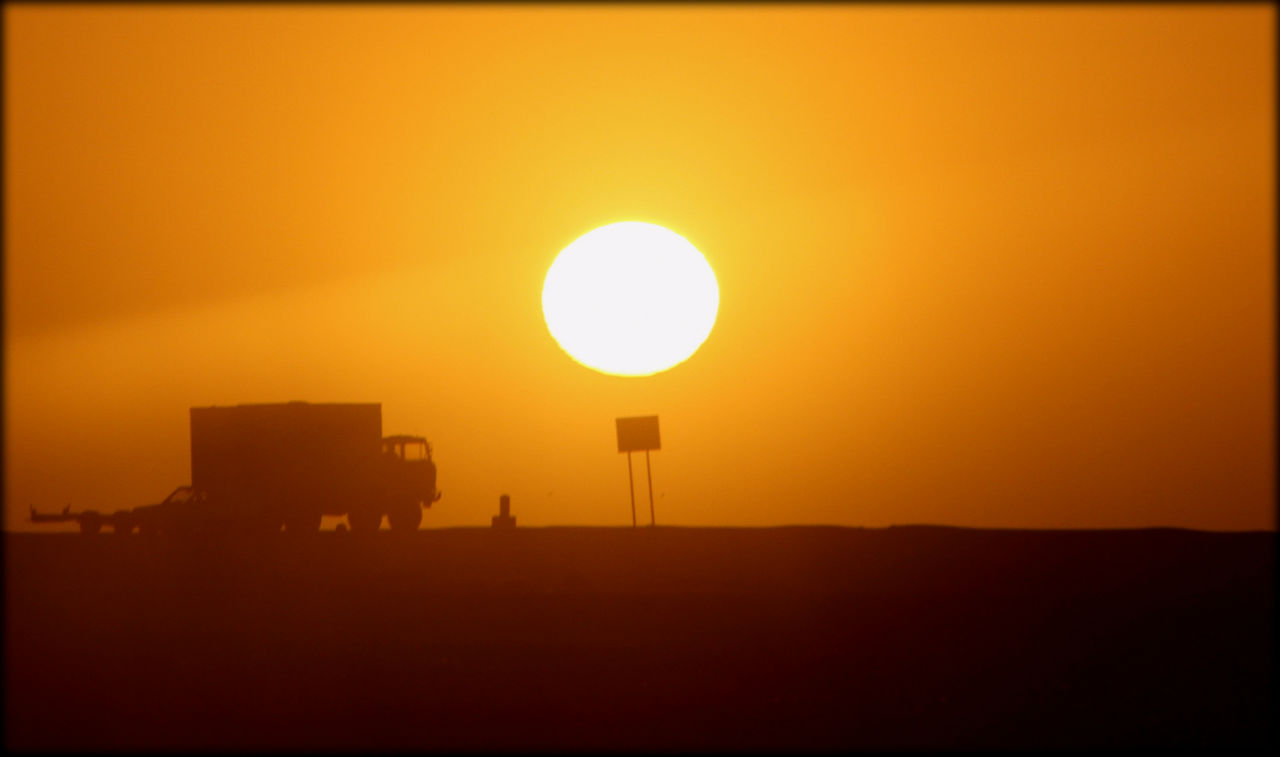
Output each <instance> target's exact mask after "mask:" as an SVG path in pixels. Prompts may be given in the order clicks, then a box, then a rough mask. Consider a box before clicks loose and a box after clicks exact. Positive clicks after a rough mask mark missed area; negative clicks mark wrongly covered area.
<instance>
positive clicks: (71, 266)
mask: <svg viewBox="0 0 1280 757" xmlns="http://www.w3.org/2000/svg"><path fill="white" fill-rule="evenodd" d="M4 22H5V24H4V106H5V107H4V140H5V141H4V190H5V191H4V274H5V275H4V473H5V475H4V497H5V519H4V526H5V528H6V529H8V530H20V529H32V530H36V529H39V530H55V529H56V527H49V526H33V525H30V524H28V523H26V522H25V521H26V519H27V513H28V507H29V506H31V505H34V506H36V507H38V508H39V509H41V510H51V509H61V508H62V507H64V506H65V505H67V504H71V505H72V506H73V509H81V508H86V509H90V508H92V509H99V510H104V511H112V510H115V509H120V508H128V507H133V506H136V505H141V504H147V503H151V502H157V501H159V500H160V499H162V498H163V497H164V496H165V495H166V494H168V493H169V492H170V491H171V490H172V489H174V488H175V487H177V486H179V485H182V484H186V483H188V482H189V480H190V440H189V428H188V423H189V414H188V409H189V408H190V407H195V406H207V405H234V404H240V403H259V402H284V401H290V400H307V401H311V402H379V403H381V405H382V418H383V432H384V433H385V434H393V433H401V434H420V435H424V436H426V437H427V438H428V439H430V441H431V443H432V445H433V447H434V450H435V459H436V461H437V464H438V466H439V487H440V489H441V490H442V491H443V493H444V496H443V498H442V499H441V500H440V501H439V502H437V503H436V504H435V505H434V506H433V507H432V509H431V510H429V511H427V513H426V516H425V518H424V526H423V527H424V528H437V527H449V526H466V525H487V524H488V523H489V519H490V517H491V516H492V515H494V514H495V513H497V511H498V497H499V495H501V494H509V495H510V496H511V514H512V515H514V516H516V518H517V522H518V524H519V525H522V526H524V525H528V526H557V525H601V526H629V525H630V523H631V511H630V500H629V495H628V490H627V458H626V456H625V455H620V454H619V453H618V452H617V449H616V441H615V438H614V431H615V427H614V419H615V418H617V417H620V416H634V415H658V416H659V419H660V425H661V436H662V449H661V450H660V451H657V452H654V453H652V455H651V462H652V466H653V469H652V479H653V489H654V492H653V493H654V498H655V514H656V519H657V522H658V523H659V525H683V526H774V525H784V524H834V525H846V526H865V527H882V526H888V525H892V524H911V523H933V524H945V525H956V526H970V527H1000V528H1131V527H1148V526H1174V527H1184V528H1197V529H1212V530H1245V529H1273V528H1274V527H1275V509H1274V494H1275V473H1274V471H1273V466H1274V460H1275V428H1274V419H1275V395H1274V392H1273V389H1272V384H1273V382H1274V379H1275V375H1274V374H1275V367H1276V360H1275V332H1274V324H1275V283H1276V276H1275V246H1274V244H1275V215H1274V203H1275V200H1276V198H1275V185H1276V184H1275V173H1274V171H1275V168H1274V163H1275V157H1276V156H1275V142H1274V132H1275V127H1276V122H1275V113H1276V110H1275V99H1274V95H1273V89H1274V87H1275V75H1274V68H1273V67H1274V64H1275V22H1276V18H1275V9H1274V7H1272V6H1270V5H1266V4H1256V5H1234V6H1233V5H1217V4H1214V5H1205V6H1196V5H1185V4H1178V5H1171V6H1159V5H1147V4H1142V5H1136V6H1086V5H1075V4H1066V5H1058V4H1046V5H1032V4H1027V5H1022V4H1014V5H1009V6H1004V5H996V6H976V5H975V6H965V5H951V4H945V5H940V6H925V5H915V4H903V5H894V4H887V5H865V6H863V5H856V4H854V5H847V6H843V5H815V6H796V5H778V6H769V5H756V4H751V5H743V6H733V5H708V6H682V5H652V6H617V5H613V6H611V5H600V6H593V5H580V4H572V5H564V6H556V5H545V6H543V5H516V6H501V5H462V6H457V7H452V6H443V5H431V4H427V5H398V4H397V5H388V6H379V7H355V6H344V5H331V4H323V5H314V6H308V5H293V4H286V5H239V4H228V5H221V4H210V5H197V4H191V5H186V4H175V5H163V4H156V5H144V6H133V7H130V6H110V5H100V4H92V5H84V6H76V5H63V4H31V5H26V4H6V5H5V7H4ZM618 221H645V222H649V223H654V224H659V225H661V226H664V227H666V228H668V229H671V230H672V231H675V232H676V233H678V234H680V235H682V236H684V237H685V238H686V239H688V240H689V241H690V242H691V243H692V244H694V245H695V246H696V247H697V248H698V249H699V250H700V251H701V252H702V253H703V254H704V255H705V257H706V259H707V261H708V262H709V263H710V264H711V266H712V268H713V269H714V271H715V274H716V278H717V280H718V282H719V286H720V305H719V312H718V316H717V320H716V324H715V327H714V328H713V330H712V332H711V334H710V336H709V337H708V338H707V340H706V342H705V343H704V344H703V345H702V347H701V349H700V350H699V351H698V352H697V353H695V354H694V355H693V356H692V357H691V358H690V359H689V360H688V361H686V362H684V363H682V364H680V365H678V366H676V367H674V368H672V369H671V370H669V371H665V372H662V373H658V374H655V375H653V376H649V377H639V378H637V377H618V376H609V375H604V374H600V373H597V372H594V371H592V370H590V369H588V368H585V367H583V366H582V365H580V364H579V363H577V362H575V361H574V360H573V359H571V358H570V357H569V356H568V355H566V354H565V353H564V352H563V351H562V350H561V349H560V348H559V346H558V345H557V344H556V342H555V340H554V339H553V338H552V337H551V335H550V334H549V332H548V329H547V326H546V324H545V322H544V320H543V316H542V309H541V300H540V297H541V291H542V283H543V279H544V277H545V275H546V272H547V270H548V268H549V266H550V265H551V263H552V261H553V260H554V259H555V257H556V255H557V253H558V252H559V251H560V250H561V249H563V248H564V247H565V246H567V245H568V244H569V243H571V242H572V241H573V240H575V239H576V238H578V237H579V236H581V235H583V234H585V233H586V232H588V231H590V230H592V229H594V228H597V227H599V226H603V225H605V224H610V223H614V222H618ZM633 462H634V463H635V465H636V469H635V470H636V477H637V485H636V495H637V501H638V503H639V507H640V510H641V516H640V522H641V523H642V524H643V523H647V522H648V517H647V504H648V503H647V499H646V498H647V494H648V493H647V490H646V488H645V484H644V480H645V479H644V469H645V468H644V461H643V458H642V457H640V456H636V458H635V459H634V461H633ZM333 525H334V523H333V522H332V519H328V520H327V521H326V527H333Z"/></svg>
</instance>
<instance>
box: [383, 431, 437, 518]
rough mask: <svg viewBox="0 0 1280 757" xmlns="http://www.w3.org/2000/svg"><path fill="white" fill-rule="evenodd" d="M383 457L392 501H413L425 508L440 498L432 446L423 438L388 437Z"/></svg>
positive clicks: (385, 441) (384, 445)
mask: <svg viewBox="0 0 1280 757" xmlns="http://www.w3.org/2000/svg"><path fill="white" fill-rule="evenodd" d="M382 456H383V459H384V460H386V461H387V466H386V470H387V471H388V477H389V479H390V482H391V487H392V489H393V492H394V493H393V495H392V497H393V499H396V500H412V501H414V502H415V503H416V504H418V505H420V506H422V507H431V503H432V502H435V501H436V500H438V499H440V492H438V491H436V464H435V461H434V460H432V459H431V444H430V443H429V442H428V441H427V440H426V438H425V437H421V436H404V435H399V436H385V437H383V438H382Z"/></svg>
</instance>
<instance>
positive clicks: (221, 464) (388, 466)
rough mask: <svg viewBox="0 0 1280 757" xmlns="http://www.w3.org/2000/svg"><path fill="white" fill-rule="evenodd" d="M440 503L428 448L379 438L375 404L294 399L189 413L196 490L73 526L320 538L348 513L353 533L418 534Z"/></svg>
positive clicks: (413, 439)
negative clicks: (328, 523) (330, 522)
mask: <svg viewBox="0 0 1280 757" xmlns="http://www.w3.org/2000/svg"><path fill="white" fill-rule="evenodd" d="M439 499H440V493H439V492H438V491H437V490H436V466H435V462H434V461H433V460H432V458H431V445H430V444H428V443H427V440H426V439H425V438H423V437H420V436H388V437H383V436H382V406H381V405H379V404H377V403H341V404H340V403H325V404H315V403H307V402H289V403H284V404H261V405H235V406H230V407H193V408H191V485H190V486H180V487H178V488H177V489H175V490H174V491H173V493H172V494H170V495H169V496H168V497H166V498H165V500H164V501H163V502H161V503H159V504H155V505H145V506H142V507H135V508H133V509H132V510H121V511H118V512H115V513H112V514H110V515H103V514H100V513H97V512H95V511H92V510H89V511H85V512H82V513H71V512H70V510H69V509H68V510H64V511H63V512H62V513H60V514H56V515H41V514H39V513H36V511H35V509H34V508H32V511H31V520H32V521H34V522H51V521H69V520H75V521H77V522H79V524H80V530H81V531H82V532H84V533H97V532H98V531H100V530H101V529H102V527H103V526H107V527H109V528H111V529H113V530H114V531H115V532H116V533H118V534H128V533H131V532H132V531H133V530H134V529H137V530H138V531H139V532H141V533H183V532H191V533H195V532H239V533H255V532H257V533H262V532H270V531H279V530H280V529H281V527H283V528H284V530H285V531H287V532H293V533H314V532H316V531H318V530H319V529H320V519H321V517H323V516H325V515H333V516H342V515H345V516H347V522H348V524H349V525H350V527H351V530H352V531H354V532H362V531H375V530H377V529H378V528H379V527H380V526H381V523H382V519H383V517H384V516H385V517H386V518H387V522H388V524H389V525H390V527H391V529H392V530H394V531H413V530H417V528H418V527H419V526H420V525H421V523H422V508H424V507H430V506H431V504H432V503H433V502H436V501H437V500H439Z"/></svg>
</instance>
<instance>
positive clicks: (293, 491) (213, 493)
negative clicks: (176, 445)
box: [191, 402, 382, 513]
mask: <svg viewBox="0 0 1280 757" xmlns="http://www.w3.org/2000/svg"><path fill="white" fill-rule="evenodd" d="M381 440H382V406H381V405H380V404H378V403H327V404H313V403H307V402H289V403H282V404H255V405H235V406H230V407H193V408H191V484H192V486H193V487H194V488H195V489H197V490H200V491H203V492H205V493H207V495H208V496H209V498H210V499H211V500H214V501H217V502H221V503H226V504H227V505H228V506H231V507H234V508H237V509H239V508H242V507H243V508H249V509H253V508H257V507H262V506H267V507H274V506H277V505H279V504H281V503H308V504H310V505H316V506H319V508H320V509H321V510H322V511H323V512H325V513H343V512H346V508H347V507H348V505H349V504H350V503H352V502H358V501H360V500H361V499H367V498H368V497H369V496H371V495H373V494H374V493H375V490H376V488H377V483H376V479H377V465H378V458H379V454H380V453H381Z"/></svg>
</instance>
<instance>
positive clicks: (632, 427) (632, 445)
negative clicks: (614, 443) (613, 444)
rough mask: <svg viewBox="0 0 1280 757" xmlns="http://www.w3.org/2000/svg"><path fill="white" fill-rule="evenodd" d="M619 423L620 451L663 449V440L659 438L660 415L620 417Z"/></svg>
mask: <svg viewBox="0 0 1280 757" xmlns="http://www.w3.org/2000/svg"><path fill="white" fill-rule="evenodd" d="M617 423H618V451H619V452H648V451H649V450H654V449H662V442H661V440H660V439H659V438H658V416H656V415H641V416H637V417H634V418H618V419H617Z"/></svg>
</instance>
